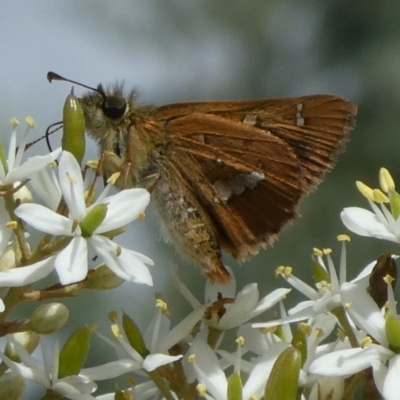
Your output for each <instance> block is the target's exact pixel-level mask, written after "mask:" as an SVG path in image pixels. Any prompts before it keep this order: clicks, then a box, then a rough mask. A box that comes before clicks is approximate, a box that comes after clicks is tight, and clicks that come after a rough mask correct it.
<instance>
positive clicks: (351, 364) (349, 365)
mask: <svg viewBox="0 0 400 400" xmlns="http://www.w3.org/2000/svg"><path fill="white" fill-rule="evenodd" d="M379 359H380V355H379V352H378V351H377V350H376V349H375V348H373V347H366V348H359V347H358V348H355V349H346V350H338V351H334V352H333V353H329V354H325V355H323V356H321V357H319V358H317V359H316V360H314V361H313V362H312V364H311V365H310V369H309V372H311V373H313V374H318V375H326V376H345V375H350V374H355V373H357V372H360V371H362V370H364V369H366V368H369V367H370V366H371V363H372V362H373V361H374V360H375V361H376V360H378V361H379Z"/></svg>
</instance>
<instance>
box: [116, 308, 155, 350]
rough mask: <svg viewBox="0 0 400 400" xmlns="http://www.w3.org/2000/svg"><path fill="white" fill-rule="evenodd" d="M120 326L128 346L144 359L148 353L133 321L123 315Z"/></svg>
mask: <svg viewBox="0 0 400 400" xmlns="http://www.w3.org/2000/svg"><path fill="white" fill-rule="evenodd" d="M122 326H123V328H124V332H125V335H126V337H127V339H128V342H129V344H130V345H131V346H132V347H133V348H134V349H135V350H136V351H137V352H138V353H139V354H140V355H141V356H142V357H143V358H145V357H146V356H147V355H148V354H149V351H148V350H147V347H146V344H145V342H144V339H143V336H142V334H141V333H140V330H139V328H138V326H137V325H136V323H135V321H134V320H133V319H132V318H131V317H129V315H128V314H126V313H123V315H122Z"/></svg>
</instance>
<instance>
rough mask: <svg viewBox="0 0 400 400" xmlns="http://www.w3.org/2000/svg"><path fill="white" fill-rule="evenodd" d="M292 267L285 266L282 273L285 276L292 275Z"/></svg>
mask: <svg viewBox="0 0 400 400" xmlns="http://www.w3.org/2000/svg"><path fill="white" fill-rule="evenodd" d="M292 271H293V268H292V267H285V271H283V275H284V276H285V278H289V277H290V275H292Z"/></svg>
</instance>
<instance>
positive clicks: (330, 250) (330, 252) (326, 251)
mask: <svg viewBox="0 0 400 400" xmlns="http://www.w3.org/2000/svg"><path fill="white" fill-rule="evenodd" d="M322 252H323V253H324V255H325V256H327V255H328V254H332V249H329V248H327V249H323V250H322Z"/></svg>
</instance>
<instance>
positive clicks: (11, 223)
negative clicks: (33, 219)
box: [6, 221, 18, 229]
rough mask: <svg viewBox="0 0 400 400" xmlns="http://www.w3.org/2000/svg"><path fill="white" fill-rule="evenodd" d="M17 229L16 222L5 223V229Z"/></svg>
mask: <svg viewBox="0 0 400 400" xmlns="http://www.w3.org/2000/svg"><path fill="white" fill-rule="evenodd" d="M17 227H18V223H17V221H9V222H7V223H6V228H10V229H17Z"/></svg>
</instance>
